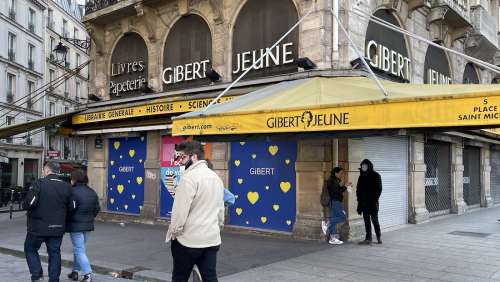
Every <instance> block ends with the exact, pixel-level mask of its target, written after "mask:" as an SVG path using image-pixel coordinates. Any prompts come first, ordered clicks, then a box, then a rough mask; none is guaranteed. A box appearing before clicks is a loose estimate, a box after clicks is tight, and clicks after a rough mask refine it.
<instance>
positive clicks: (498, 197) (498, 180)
mask: <svg viewBox="0 0 500 282" xmlns="http://www.w3.org/2000/svg"><path fill="white" fill-rule="evenodd" d="M490 179H491V181H490V185H491V196H492V197H493V200H494V201H495V203H500V151H493V150H492V151H491V175H490Z"/></svg>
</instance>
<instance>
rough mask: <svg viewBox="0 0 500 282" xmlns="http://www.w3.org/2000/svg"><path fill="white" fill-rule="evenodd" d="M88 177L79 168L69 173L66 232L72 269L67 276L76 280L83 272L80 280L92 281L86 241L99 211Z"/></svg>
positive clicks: (84, 281)
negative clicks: (67, 233) (70, 195)
mask: <svg viewBox="0 0 500 282" xmlns="http://www.w3.org/2000/svg"><path fill="white" fill-rule="evenodd" d="M87 182H88V178H87V175H86V173H85V172H84V171H83V170H81V169H76V170H74V171H73V172H72V173H71V184H72V185H73V190H72V191H73V193H72V197H71V204H70V206H71V207H70V215H69V218H68V223H67V228H66V230H67V232H69V233H70V236H71V243H72V244H73V254H74V256H73V257H74V260H73V270H72V272H71V273H70V274H68V278H70V279H72V280H74V281H77V280H78V272H79V271H80V272H81V273H82V274H83V279H82V280H81V282H91V281H92V277H91V274H92V268H91V267H90V262H89V259H88V257H87V254H86V246H85V245H86V244H85V243H86V242H87V240H88V237H89V233H90V231H94V219H95V217H96V216H97V214H98V213H99V211H100V207H99V198H98V197H97V194H96V192H95V191H94V190H92V189H91V188H90V187H89V186H87Z"/></svg>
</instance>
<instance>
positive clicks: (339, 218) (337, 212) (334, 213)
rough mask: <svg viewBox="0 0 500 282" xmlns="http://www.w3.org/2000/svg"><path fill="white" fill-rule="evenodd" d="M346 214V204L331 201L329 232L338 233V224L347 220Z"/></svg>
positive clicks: (330, 233) (331, 233)
mask: <svg viewBox="0 0 500 282" xmlns="http://www.w3.org/2000/svg"><path fill="white" fill-rule="evenodd" d="M346 219H347V218H346V215H345V212H344V206H343V204H342V202H339V201H331V202H330V226H328V234H329V235H334V234H337V224H339V223H343V222H345V221H346Z"/></svg>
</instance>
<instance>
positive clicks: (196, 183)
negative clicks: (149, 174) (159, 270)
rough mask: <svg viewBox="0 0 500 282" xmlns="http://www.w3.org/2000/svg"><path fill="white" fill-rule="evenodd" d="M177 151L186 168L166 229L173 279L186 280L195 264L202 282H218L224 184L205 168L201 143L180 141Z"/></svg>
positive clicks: (185, 281)
mask: <svg viewBox="0 0 500 282" xmlns="http://www.w3.org/2000/svg"><path fill="white" fill-rule="evenodd" d="M177 151H179V152H180V155H181V164H182V165H184V166H185V171H184V173H183V174H182V177H181V180H180V182H179V185H178V186H177V187H176V189H175V198H174V205H173V208H172V218H171V222H170V226H169V228H168V232H167V241H168V240H170V241H171V250H172V257H173V259H174V270H173V273H172V282H187V281H188V279H189V275H190V274H191V271H192V270H193V267H194V266H195V265H196V266H197V267H198V269H199V270H200V274H201V277H202V279H203V281H204V282H211V281H217V271H216V265H217V252H218V251H219V247H220V245H221V236H220V231H221V228H222V226H223V224H224V201H223V199H224V184H223V183H222V180H221V179H220V177H219V176H218V175H217V174H216V173H215V172H213V171H212V170H211V169H209V168H208V166H207V162H206V161H205V160H204V158H205V152H204V150H203V146H202V145H201V143H200V142H197V141H190V142H183V143H181V144H179V145H178V146H177Z"/></svg>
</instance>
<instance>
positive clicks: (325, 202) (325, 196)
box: [320, 181, 331, 207]
mask: <svg viewBox="0 0 500 282" xmlns="http://www.w3.org/2000/svg"><path fill="white" fill-rule="evenodd" d="M330 200H331V199H330V193H328V187H327V185H326V181H325V182H324V183H323V189H322V190H321V196H320V203H321V205H322V206H323V207H328V206H330Z"/></svg>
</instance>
